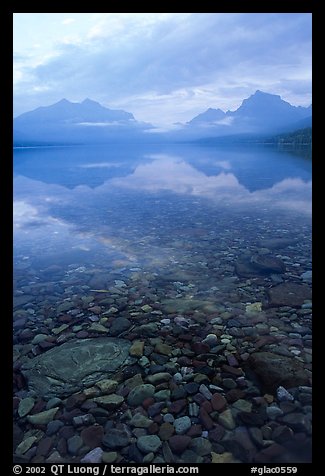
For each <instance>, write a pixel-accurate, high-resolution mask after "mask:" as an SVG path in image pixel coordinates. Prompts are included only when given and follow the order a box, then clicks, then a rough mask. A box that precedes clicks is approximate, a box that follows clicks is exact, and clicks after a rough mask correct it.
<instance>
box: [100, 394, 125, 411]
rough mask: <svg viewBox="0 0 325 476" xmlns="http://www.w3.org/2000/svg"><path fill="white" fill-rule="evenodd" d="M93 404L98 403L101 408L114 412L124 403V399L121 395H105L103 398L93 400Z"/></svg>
mask: <svg viewBox="0 0 325 476" xmlns="http://www.w3.org/2000/svg"><path fill="white" fill-rule="evenodd" d="M94 402H96V403H98V405H100V406H101V407H104V408H106V410H115V409H116V408H118V407H119V406H121V405H122V403H123V402H124V397H122V396H121V395H116V394H114V393H113V394H111V395H105V396H103V397H96V398H94Z"/></svg>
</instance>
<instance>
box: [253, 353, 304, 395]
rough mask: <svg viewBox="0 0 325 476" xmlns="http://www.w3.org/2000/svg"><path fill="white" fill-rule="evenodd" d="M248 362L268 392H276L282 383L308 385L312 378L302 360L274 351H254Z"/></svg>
mask: <svg viewBox="0 0 325 476" xmlns="http://www.w3.org/2000/svg"><path fill="white" fill-rule="evenodd" d="M247 364H248V366H249V367H250V369H251V370H253V371H254V372H255V374H256V375H257V376H258V378H259V379H260V380H261V383H262V384H263V386H264V389H265V391H267V392H271V393H272V392H276V389H277V388H278V387H279V386H280V385H281V386H283V387H287V388H292V387H298V386H299V385H308V383H309V380H310V379H309V375H308V372H307V371H306V370H305V369H304V366H303V364H302V363H301V362H300V361H297V360H296V359H294V358H290V357H285V356H282V355H277V354H275V353H272V352H254V353H253V354H251V356H250V358H249V359H248V360H247Z"/></svg>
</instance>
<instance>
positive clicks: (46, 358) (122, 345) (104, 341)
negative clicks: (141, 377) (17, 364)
mask: <svg viewBox="0 0 325 476" xmlns="http://www.w3.org/2000/svg"><path fill="white" fill-rule="evenodd" d="M129 348H130V342H128V341H127V340H123V339H115V338H112V337H103V338H96V339H84V340H73V341H70V342H66V343H65V344H62V345H60V346H59V347H55V348H53V349H51V350H49V351H47V352H45V353H44V354H41V355H38V356H37V357H35V358H33V359H31V360H30V361H29V362H27V363H25V364H24V365H23V366H22V372H23V374H24V376H25V378H26V379H27V381H28V386H29V389H30V390H33V391H35V392H36V393H37V395H39V396H53V395H59V396H68V395H71V394H72V393H74V392H77V391H79V390H82V389H83V388H85V387H89V386H92V385H94V384H95V383H96V382H97V381H98V380H101V379H103V378H107V377H109V376H111V375H112V374H114V373H115V372H116V371H117V370H118V369H119V368H120V367H121V366H124V365H127V364H128V360H129Z"/></svg>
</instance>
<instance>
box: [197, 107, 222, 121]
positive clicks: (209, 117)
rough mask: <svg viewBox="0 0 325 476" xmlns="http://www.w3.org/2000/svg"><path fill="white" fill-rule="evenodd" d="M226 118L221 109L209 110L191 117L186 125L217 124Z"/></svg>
mask: <svg viewBox="0 0 325 476" xmlns="http://www.w3.org/2000/svg"><path fill="white" fill-rule="evenodd" d="M225 117H226V113H225V112H223V111H222V110H221V109H212V108H211V107H209V109H208V110H207V111H205V112H202V113H201V114H199V115H198V116H195V117H193V119H192V120H191V121H189V122H188V124H202V123H207V122H208V123H217V122H219V121H221V120H222V119H224V118H225Z"/></svg>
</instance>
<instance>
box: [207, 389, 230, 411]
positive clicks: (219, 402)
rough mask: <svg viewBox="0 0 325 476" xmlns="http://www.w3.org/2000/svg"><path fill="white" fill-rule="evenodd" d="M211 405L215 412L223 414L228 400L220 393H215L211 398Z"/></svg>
mask: <svg viewBox="0 0 325 476" xmlns="http://www.w3.org/2000/svg"><path fill="white" fill-rule="evenodd" d="M211 405H212V408H213V410H216V411H218V412H223V411H224V410H225V409H226V407H227V400H226V399H225V397H224V396H223V395H221V394H220V393H214V394H213V395H212V398H211Z"/></svg>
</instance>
